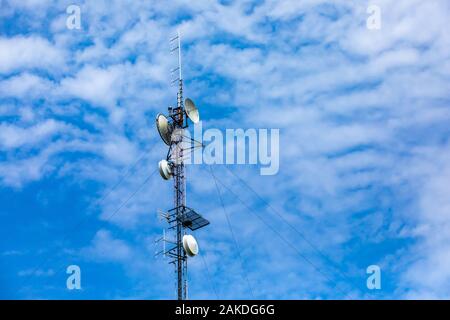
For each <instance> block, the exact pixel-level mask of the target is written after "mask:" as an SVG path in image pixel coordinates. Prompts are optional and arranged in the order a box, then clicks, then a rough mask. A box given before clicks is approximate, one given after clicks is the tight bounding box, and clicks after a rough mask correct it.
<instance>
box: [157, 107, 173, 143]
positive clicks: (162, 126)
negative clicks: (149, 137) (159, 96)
mask: <svg viewBox="0 0 450 320" xmlns="http://www.w3.org/2000/svg"><path fill="white" fill-rule="evenodd" d="M156 128H157V129H158V132H159V135H160V136H161V139H162V140H163V141H164V143H165V144H167V145H168V146H170V141H171V139H170V136H171V134H172V126H171V124H170V123H169V120H167V118H166V116H165V115H163V114H161V113H159V114H158V115H157V116H156Z"/></svg>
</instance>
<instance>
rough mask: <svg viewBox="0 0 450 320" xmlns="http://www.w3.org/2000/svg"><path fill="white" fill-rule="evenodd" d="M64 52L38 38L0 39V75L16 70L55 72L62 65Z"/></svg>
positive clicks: (17, 37)
mask: <svg viewBox="0 0 450 320" xmlns="http://www.w3.org/2000/svg"><path fill="white" fill-rule="evenodd" d="M64 62H65V60H64V52H63V51H62V50H60V49H59V48H57V47H55V46H54V45H53V44H51V43H50V42H49V41H48V40H47V39H45V38H42V37H39V36H28V37H24V36H16V37H12V38H5V37H1V38H0V73H10V72H13V71H16V70H22V69H25V70H29V69H44V70H52V71H54V70H57V69H59V68H61V67H62V66H63V64H64Z"/></svg>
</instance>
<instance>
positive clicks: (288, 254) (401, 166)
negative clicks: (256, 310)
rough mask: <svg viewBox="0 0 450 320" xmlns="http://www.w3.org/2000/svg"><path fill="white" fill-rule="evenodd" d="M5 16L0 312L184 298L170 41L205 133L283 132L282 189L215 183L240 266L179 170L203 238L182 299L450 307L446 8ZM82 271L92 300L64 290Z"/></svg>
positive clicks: (390, 5)
mask: <svg viewBox="0 0 450 320" xmlns="http://www.w3.org/2000/svg"><path fill="white" fill-rule="evenodd" d="M74 3H75V4H78V5H79V6H80V7H81V24H82V28H81V30H69V29H68V28H67V27H66V19H67V16H68V15H67V14H66V8H67V7H68V5H70V4H74ZM370 4H375V5H378V6H379V7H380V8H381V14H382V15H381V17H382V27H381V29H380V30H368V29H367V28H366V19H367V18H368V16H369V15H368V14H367V11H366V10H367V8H368V6H369V5H370ZM0 5H1V9H0V117H1V123H0V150H1V153H0V157H1V162H0V200H1V203H2V205H1V206H0V215H1V218H2V223H0V233H1V238H2V241H0V298H35V299H37V298H44V299H48V298H60V299H72V298H81V299H84V298H98V299H115V298H142V299H161V298H174V297H175V282H174V280H175V278H174V274H173V269H172V267H171V266H169V265H168V264H167V262H168V261H167V260H163V259H162V258H158V259H156V258H154V256H153V255H154V253H155V251H157V250H159V249H161V247H158V246H155V245H154V240H155V239H156V238H158V237H160V236H161V234H162V228H163V227H164V223H163V222H161V221H159V220H158V217H157V210H158V209H160V210H167V209H169V208H170V207H171V201H172V192H171V187H172V185H171V183H167V182H165V181H163V180H162V179H161V178H160V177H159V175H158V174H153V175H152V173H153V172H154V170H155V168H156V165H157V162H158V161H159V160H160V159H162V158H163V157H164V156H165V154H166V147H165V145H164V144H163V143H162V142H161V141H160V138H159V136H158V134H157V132H156V130H155V127H154V118H155V115H156V114H157V113H158V112H161V111H164V110H166V108H167V107H168V106H169V105H174V104H175V103H176V88H174V87H171V86H170V81H171V75H170V70H171V69H172V68H173V67H174V66H175V65H176V59H174V56H172V55H170V54H169V48H170V46H169V42H168V40H169V39H170V38H171V37H173V35H175V34H176V30H177V29H179V30H181V32H182V35H183V59H184V62H185V66H184V77H185V94H186V96H189V97H191V98H193V99H194V100H195V101H196V103H197V104H198V105H199V107H200V108H201V116H202V118H203V120H204V123H203V126H204V128H219V129H221V130H225V129H226V128H279V129H280V171H279V173H278V174H277V175H275V176H260V175H259V168H258V167H257V166H227V167H224V166H213V170H214V174H215V175H216V176H217V178H218V180H220V181H221V182H220V183H219V187H220V191H221V193H222V196H223V201H224V204H225V209H226V212H227V214H228V215H229V216H230V220H231V224H232V228H233V231H234V233H235V235H236V238H237V242H238V244H239V247H240V249H241V257H242V263H241V260H240V259H239V256H238V255H237V254H236V247H235V244H234V242H233V239H232V236H231V234H230V230H229V228H228V225H227V221H226V217H225V215H224V212H223V209H222V207H221V206H220V202H219V198H218V195H217V190H216V188H215V186H214V180H213V179H212V177H211V175H210V171H209V168H208V167H207V166H206V165H202V166H190V167H189V168H188V175H189V184H188V190H189V194H188V204H189V205H190V206H191V207H194V208H196V209H197V210H198V211H199V212H201V213H202V214H203V215H204V216H205V217H207V218H208V219H209V220H210V221H211V225H210V226H208V228H207V229H204V230H200V231H198V232H197V233H196V237H197V239H198V241H199V243H200V250H201V257H197V258H195V259H191V260H190V262H189V270H190V272H189V279H190V286H189V295H190V297H191V298H193V299H199V298H207V299H214V298H260V299H269V298H276V299H277V298H284V299H330V298H334V299H345V298H375V299H387V298H394V299H401V298H450V189H449V188H448V183H449V181H450V161H449V160H450V149H449V133H450V126H449V121H450V109H449V102H450V90H449V89H450V60H449V58H450V34H449V32H448V17H449V16H450V3H449V2H448V1H446V0H430V1H419V0H397V1H393V0H391V1H387V0H376V1H371V2H368V1H348V0H346V1H343V0H342V1H323V0H315V1H312V0H303V1H294V0H292V1H288V0H285V1H274V0H266V1H264V2H262V1H261V2H260V1H250V0H248V1H247V0H243V1H210V0H208V1H206V0H201V1H170V2H163V1H133V2H128V1H100V0H96V1H75V2H74V1H52V0H41V1H37V0H22V1H18V0H17V1H15V0H0ZM233 173H234V174H236V175H237V176H240V177H241V178H242V179H243V180H245V181H246V182H247V183H248V184H249V185H250V186H251V188H253V189H254V190H256V191H257V193H258V194H259V196H260V197H258V196H257V195H256V194H255V193H252V191H251V190H249V189H248V188H247V187H246V186H245V184H243V183H242V181H240V180H238V179H237V178H236V177H235V176H234V175H233ZM148 177H150V178H149V180H148V182H147V183H145V184H143V182H145V181H146V179H147V178H148ZM225 186H227V187H228V188H230V189H231V191H233V192H231V191H230V190H228V189H227V188H226V187H225ZM135 191H137V192H136V194H135V195H134V197H133V198H132V199H131V200H130V201H129V202H127V203H126V204H125V205H123V204H124V201H125V200H127V199H128V198H129V197H130V196H131V195H133V194H134V192H135ZM262 199H264V201H262ZM267 203H269V204H270V207H269V206H267ZM119 208H120V210H119V211H117V210H118V209H119ZM255 214H256V215H257V216H256V215H255ZM279 215H281V216H282V217H283V219H281V218H280V216H279ZM258 217H259V218H258ZM260 219H261V220H262V221H265V223H263V222H262V221H261V220H260ZM286 221H288V223H289V224H287V223H286ZM268 225H269V226H270V227H268ZM289 225H292V226H294V227H295V229H296V230H297V231H295V230H293V228H291V227H290V226H289ZM71 264H76V265H79V266H80V268H81V273H82V278H81V284H82V290H79V291H77V290H74V291H69V290H67V289H66V278H67V275H66V273H65V268H66V267H67V266H69V265H71ZM373 264H375V265H379V266H380V267H381V270H382V289H381V290H377V291H370V290H368V289H367V287H366V279H367V276H368V275H367V274H366V268H367V267H368V266H369V265H373ZM247 280H248V281H247ZM249 287H250V288H249Z"/></svg>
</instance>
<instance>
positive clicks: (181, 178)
mask: <svg viewBox="0 0 450 320" xmlns="http://www.w3.org/2000/svg"><path fill="white" fill-rule="evenodd" d="M175 41H176V44H177V46H176V47H175V48H173V49H171V52H175V51H177V52H178V67H177V68H175V69H174V70H172V71H173V72H175V71H178V78H177V79H175V80H174V81H173V83H176V82H178V93H177V106H176V107H175V108H173V107H169V108H168V117H165V116H164V115H162V114H159V115H158V116H157V118H156V125H157V128H158V131H159V134H160V136H161V138H162V140H163V141H164V142H165V143H166V144H167V145H168V146H169V152H168V154H167V159H166V160H162V161H160V162H159V171H160V174H161V176H162V178H163V179H165V180H169V179H170V178H172V177H173V181H174V184H173V185H174V208H173V209H170V210H169V211H168V212H167V213H165V214H164V215H163V217H164V218H165V219H166V220H167V222H168V223H169V225H170V226H169V230H173V231H174V233H175V239H174V241H169V240H166V239H165V236H164V239H163V241H164V242H168V243H171V244H172V247H171V248H170V249H169V250H167V251H166V250H165V249H164V250H163V253H164V255H165V256H169V257H170V258H171V261H170V263H172V264H174V265H175V272H176V275H177V298H178V300H185V299H187V260H188V256H189V257H193V256H195V255H197V254H198V244H197V241H196V240H195V238H194V237H193V236H191V235H188V234H186V228H189V229H190V230H191V231H194V230H197V229H200V228H202V227H204V226H206V225H208V224H209V221H208V220H206V219H205V218H203V217H202V216H201V215H199V214H198V213H197V212H195V211H194V210H193V209H191V208H188V207H187V206H186V172H185V165H184V160H183V159H184V151H185V150H192V148H187V149H184V143H185V142H186V141H185V140H184V130H185V129H186V128H187V127H188V124H189V122H188V118H189V119H190V120H191V121H192V122H194V123H197V122H198V121H199V113H198V110H197V108H196V106H195V104H194V102H193V101H192V100H191V99H186V108H185V105H184V103H183V74H182V65H181V37H180V33H179V32H177V36H176V37H175V38H173V39H171V43H174V42H175ZM191 142H192V141H189V143H191Z"/></svg>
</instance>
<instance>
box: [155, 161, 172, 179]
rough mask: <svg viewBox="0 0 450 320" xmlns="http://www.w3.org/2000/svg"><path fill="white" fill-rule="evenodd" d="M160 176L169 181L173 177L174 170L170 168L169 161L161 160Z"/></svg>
mask: <svg viewBox="0 0 450 320" xmlns="http://www.w3.org/2000/svg"><path fill="white" fill-rule="evenodd" d="M158 166H159V174H160V175H161V177H162V178H163V179H164V180H169V179H170V177H172V169H171V168H170V165H169V162H167V160H161V161H160V162H159V164H158Z"/></svg>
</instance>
